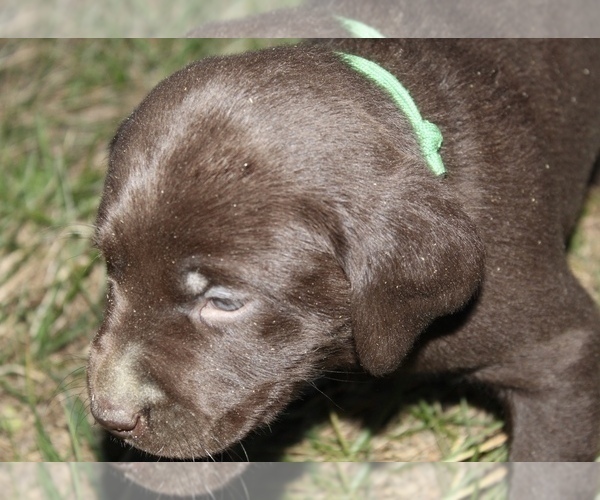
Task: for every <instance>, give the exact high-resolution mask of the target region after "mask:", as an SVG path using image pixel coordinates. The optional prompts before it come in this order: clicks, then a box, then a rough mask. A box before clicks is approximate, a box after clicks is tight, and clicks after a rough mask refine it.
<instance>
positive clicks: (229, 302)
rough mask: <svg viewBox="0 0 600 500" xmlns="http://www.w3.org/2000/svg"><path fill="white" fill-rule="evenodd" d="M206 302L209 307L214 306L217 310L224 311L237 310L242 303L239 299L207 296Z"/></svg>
mask: <svg viewBox="0 0 600 500" xmlns="http://www.w3.org/2000/svg"><path fill="white" fill-rule="evenodd" d="M207 304H210V306H211V307H214V308H215V309H218V310H219V311H225V312H230V311H237V310H238V309H240V308H241V307H242V306H243V305H244V304H243V303H242V302H241V301H239V300H233V299H225V298H219V297H212V298H209V299H208V303H207Z"/></svg>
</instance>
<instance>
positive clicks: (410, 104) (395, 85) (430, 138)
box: [337, 16, 446, 176]
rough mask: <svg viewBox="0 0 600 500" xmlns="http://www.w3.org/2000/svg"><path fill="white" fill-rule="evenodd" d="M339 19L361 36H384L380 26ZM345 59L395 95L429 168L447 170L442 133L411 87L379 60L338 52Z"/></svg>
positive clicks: (438, 172) (434, 171) (440, 173)
mask: <svg viewBox="0 0 600 500" xmlns="http://www.w3.org/2000/svg"><path fill="white" fill-rule="evenodd" d="M337 19H338V20H339V21H340V22H341V23H342V24H343V25H344V27H345V28H346V29H347V30H348V31H350V32H351V33H352V34H353V35H354V36H356V37H358V38H384V36H383V35H382V34H381V33H379V32H378V31H377V30H375V29H373V28H371V27H370V26H367V25H366V24H363V23H361V22H360V21H355V20H353V19H347V18H345V17H339V16H338V17H337ZM338 54H339V55H340V56H341V57H342V59H343V60H344V61H345V62H346V63H347V64H348V65H349V66H350V67H352V68H353V69H355V70H356V71H358V72H359V73H361V74H362V75H364V76H366V77H367V78H368V79H370V80H372V81H373V82H374V83H375V84H376V85H378V86H379V87H381V88H382V89H383V90H385V91H386V92H387V93H388V94H390V96H391V97H392V99H393V101H394V102H395V103H396V105H397V106H398V107H399V108H400V110H401V111H402V112H403V113H404V114H405V115H406V117H407V118H408V121H409V122H410V124H411V126H412V128H413V130H414V131H415V135H416V136H417V140H418V141H419V145H420V146H421V152H422V153H423V156H424V157H425V161H426V162H427V165H428V166H429V169H430V170H431V171H432V172H433V173H434V174H435V175H437V176H441V175H444V174H445V173H446V167H444V162H443V161H442V157H441V156H440V153H439V150H440V148H441V146H442V133H441V131H440V129H439V128H438V127H437V125H435V124H434V123H431V122H428V121H427V120H424V119H423V117H422V116H421V113H420V112H419V108H417V105H416V104H415V101H414V100H413V98H412V97H411V96H410V94H409V92H408V90H406V88H404V86H403V85H402V84H401V83H400V82H399V81H398V79H397V78H396V77H395V76H394V75H392V74H391V73H390V72H389V71H387V70H386V69H384V68H382V67H381V66H380V65H379V64H377V63H374V62H373V61H369V60H368V59H364V58H363V57H359V56H356V55H353V54H345V53H343V52H338Z"/></svg>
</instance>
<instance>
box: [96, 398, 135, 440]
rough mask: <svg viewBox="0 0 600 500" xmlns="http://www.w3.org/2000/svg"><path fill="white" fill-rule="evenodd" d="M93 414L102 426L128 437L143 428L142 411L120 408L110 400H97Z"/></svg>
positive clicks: (118, 434)
mask: <svg viewBox="0 0 600 500" xmlns="http://www.w3.org/2000/svg"><path fill="white" fill-rule="evenodd" d="M91 410H92V415H93V416H94V418H95V419H96V422H98V423H99V424H100V425H101V426H102V427H104V428H105V429H106V430H108V431H110V432H112V433H113V434H115V435H117V436H120V437H128V436H131V435H132V434H136V433H137V432H139V431H140V430H141V426H142V422H141V412H140V411H136V410H132V409H129V408H119V407H115V406H113V405H111V404H110V403H108V402H103V403H102V402H98V401H95V402H94V404H92V407H91Z"/></svg>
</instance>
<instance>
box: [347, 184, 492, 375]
mask: <svg viewBox="0 0 600 500" xmlns="http://www.w3.org/2000/svg"><path fill="white" fill-rule="evenodd" d="M436 182H437V184H436ZM442 182H443V181H440V180H439V179H434V180H433V182H432V183H431V184H430V185H426V186H424V185H421V186H420V187H417V186H416V189H410V188H409V189H402V192H397V193H395V197H394V199H393V200H392V199H389V198H388V199H385V200H380V201H378V202H375V206H373V205H372V206H371V207H369V208H370V210H369V211H370V214H371V215H366V211H365V212H363V215H362V217H361V218H362V219H363V220H361V221H360V222H359V223H358V224H357V225H356V226H355V227H354V230H353V232H354V235H353V237H352V238H350V239H347V240H346V241H351V243H350V244H347V247H346V252H345V255H346V258H345V259H343V260H345V272H346V275H347V277H348V279H349V280H350V284H351V318H352V328H353V335H354V339H355V344H356V350H357V354H358V357H359V360H360V362H361V364H362V366H363V367H364V368H365V369H366V370H367V371H369V372H370V373H372V374H373V375H384V374H386V373H389V372H391V371H393V370H394V369H396V368H397V367H398V366H399V364H400V363H401V362H402V360H403V359H404V357H405V356H406V355H407V353H408V352H409V350H410V349H411V347H412V346H413V344H414V342H415V339H416V338H417V336H418V335H419V334H420V333H421V332H422V331H423V330H424V329H425V328H426V327H427V326H428V325H429V324H430V323H431V322H432V321H433V320H434V319H435V318H437V317H439V316H443V315H446V314H450V313H452V312H454V311H456V310H458V309H460V308H461V307H463V306H464V305H465V304H466V303H467V302H468V301H469V299H471V298H472V297H473V295H474V294H475V292H476V290H477V289H478V287H479V285H480V282H481V279H482V276H483V263H484V250H483V244H482V242H481V240H480V238H479V236H478V235H477V232H476V230H475V226H474V224H473V223H472V222H471V220H470V219H469V217H468V216H467V215H466V214H465V213H464V211H463V210H462V209H461V207H460V205H459V204H458V203H457V202H456V201H455V200H452V199H451V198H450V197H448V196H446V195H445V193H444V188H443V187H441V183H442ZM426 184H429V182H427V183H426ZM372 200H373V198H371V202H372Z"/></svg>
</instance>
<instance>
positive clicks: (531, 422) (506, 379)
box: [477, 279, 600, 462]
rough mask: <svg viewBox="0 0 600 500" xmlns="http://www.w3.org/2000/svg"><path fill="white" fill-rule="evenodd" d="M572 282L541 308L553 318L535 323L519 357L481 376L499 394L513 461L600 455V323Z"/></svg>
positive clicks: (583, 458)
mask: <svg viewBox="0 0 600 500" xmlns="http://www.w3.org/2000/svg"><path fill="white" fill-rule="evenodd" d="M573 280H574V279H573ZM563 283H564V281H563ZM573 283H574V282H572V286H568V287H564V288H563V289H562V292H561V293H560V300H559V296H558V294H553V293H551V292H550V293H548V295H547V300H546V301H545V304H544V305H545V307H544V308H543V309H540V310H545V311H547V314H548V316H546V317H543V316H541V315H540V316H538V318H537V319H535V318H534V319H532V320H531V322H530V323H529V327H530V331H529V332H528V335H523V332H521V335H523V338H524V340H523V341H522V343H521V344H520V345H519V349H518V350H517V351H516V352H514V353H512V354H510V353H507V356H506V358H504V359H503V360H501V361H500V362H499V363H498V364H497V365H496V366H493V367H488V368H485V369H484V370H482V371H481V372H479V373H478V374H477V378H478V379H479V380H482V381H484V382H486V383H489V384H492V385H493V386H495V387H497V388H499V390H500V394H501V397H502V400H503V402H504V403H505V407H506V409H507V411H508V419H509V422H508V423H509V426H510V431H511V432H510V435H511V447H510V459H511V461H517V462H519V461H521V462H527V461H535V462H542V461H592V460H594V459H595V458H596V456H597V454H598V453H600V319H599V317H598V313H597V311H596V307H595V304H594V303H593V302H592V300H591V299H590V298H589V296H588V295H587V294H586V293H585V292H584V291H583V290H582V288H581V287H580V286H579V285H578V284H573ZM565 290H568V293H565ZM565 297H567V299H565ZM550 304H552V305H553V306H551V305H550ZM552 331H554V332H557V333H555V334H552Z"/></svg>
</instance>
